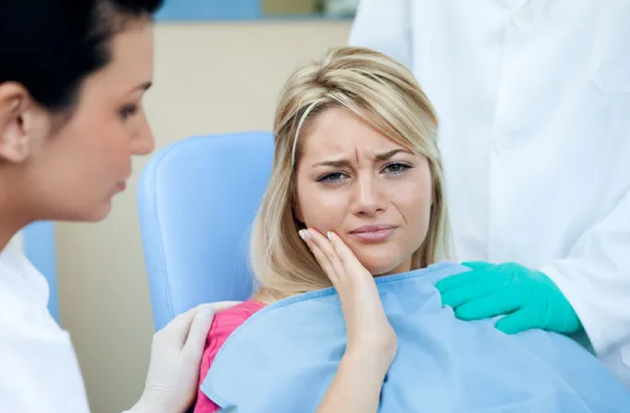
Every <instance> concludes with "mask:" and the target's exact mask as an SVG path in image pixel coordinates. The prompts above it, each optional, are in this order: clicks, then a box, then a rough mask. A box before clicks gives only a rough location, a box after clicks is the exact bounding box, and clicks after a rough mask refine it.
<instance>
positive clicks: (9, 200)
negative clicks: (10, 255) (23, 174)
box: [0, 177, 33, 252]
mask: <svg viewBox="0 0 630 413" xmlns="http://www.w3.org/2000/svg"><path fill="white" fill-rule="evenodd" d="M13 187H14V185H11V183H10V182H6V180H5V179H2V177H0V252H2V251H3V250H4V249H5V247H6V246H7V244H8V243H9V241H11V238H13V237H14V236H15V234H17V233H18V231H20V230H21V229H22V228H23V227H25V226H26V225H28V224H29V223H31V222H32V221H33V220H32V219H29V218H28V213H27V211H26V208H25V205H24V204H23V202H22V199H21V196H20V193H19V192H22V193H23V192H24V191H17V192H16V191H14V190H12V188H13Z"/></svg>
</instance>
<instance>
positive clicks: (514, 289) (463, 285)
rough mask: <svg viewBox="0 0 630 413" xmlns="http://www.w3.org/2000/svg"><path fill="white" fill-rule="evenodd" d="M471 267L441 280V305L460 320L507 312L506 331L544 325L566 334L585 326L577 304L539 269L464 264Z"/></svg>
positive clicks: (503, 321) (501, 324)
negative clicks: (446, 307) (574, 307)
mask: <svg viewBox="0 0 630 413" xmlns="http://www.w3.org/2000/svg"><path fill="white" fill-rule="evenodd" d="M462 265H465V266H467V267H469V268H471V269H472V271H469V272H466V273H463V274H458V275H454V276H452V277H448V278H445V279H443V280H441V281H440V282H438V283H437V284H436V288H437V289H438V290H439V291H440V293H441V295H442V304H443V305H445V306H450V307H452V308H453V309H454V310H455V316H456V317H457V318H459V319H461V320H467V321H468V320H479V319H484V318H491V317H495V316H499V315H506V316H505V317H503V318H502V319H501V320H499V321H498V322H497V324H496V328H497V329H498V330H500V331H502V332H504V333H506V334H514V333H519V332H521V331H525V330H530V329H543V330H547V331H554V332H557V333H562V334H571V333H576V332H578V331H580V330H581V329H582V324H581V322H580V320H579V319H578V316H577V314H576V313H575V311H574V310H573V307H572V306H571V304H569V302H568V301H567V300H566V298H564V295H563V294H562V292H561V291H560V289H559V288H558V287H557V286H556V284H555V283H554V282H553V281H552V280H551V279H550V278H549V277H548V276H546V275H545V274H543V273H542V272H540V271H534V270H530V269H528V268H525V267H523V266H521V265H518V264H513V263H508V264H500V265H495V264H489V263H485V262H467V263H462Z"/></svg>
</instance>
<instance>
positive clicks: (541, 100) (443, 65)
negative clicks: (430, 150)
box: [350, 0, 630, 386]
mask: <svg viewBox="0 0 630 413" xmlns="http://www.w3.org/2000/svg"><path fill="white" fill-rule="evenodd" d="M628 22H630V1H627V0H603V1H601V0H481V1H472V2H470V1H461V0H387V1H385V0H362V2H361V4H360V6H359V9H358V12H357V16H356V20H355V22H354V25H353V27H352V30H351V35H350V43H351V44H352V45H357V46H365V47H370V48H373V49H376V50H378V51H381V52H383V53H386V54H388V55H389V56H391V57H393V58H395V59H397V60H398V61H400V62H401V63H403V64H405V65H406V66H407V67H409V68H410V69H411V70H412V71H413V73H414V74H415V76H416V77H417V79H418V81H419V83H420V84H421V86H422V87H423V88H424V90H425V91H426V93H427V95H428V97H429V98H430V99H431V101H432V102H433V103H434V105H435V108H436V111H437V114H438V117H439V118H440V122H441V126H440V145H441V150H442V153H443V156H444V168H445V171H446V187H447V195H448V196H447V198H448V200H449V208H450V211H449V212H450V214H451V218H452V222H451V224H452V232H453V236H454V244H455V245H454V246H455V252H456V257H457V259H461V260H464V261H471V260H473V261H480V262H470V263H468V262H467V263H468V264H469V265H470V266H471V267H472V268H473V271H471V272H470V273H468V274H466V275H464V276H462V277H459V278H458V279H453V280H448V281H447V282H444V283H440V284H438V285H437V288H438V289H439V290H440V291H441V292H442V298H443V302H444V304H445V305H449V306H452V307H453V308H454V309H455V312H456V314H457V316H458V317H459V318H461V319H464V320H473V319H480V318H487V317H495V316H503V317H500V321H498V323H497V328H499V329H501V330H502V331H504V332H506V333H518V332H521V331H524V330H527V329H532V328H542V329H546V330H550V331H556V332H559V333H564V334H568V335H569V334H570V335H575V337H576V338H578V339H579V338H580V336H581V338H588V340H584V341H583V342H582V343H583V344H584V345H585V346H587V348H589V350H591V351H593V352H594V353H595V354H596V355H597V356H598V357H599V358H600V359H601V360H602V361H603V362H604V363H605V364H606V365H608V366H609V368H610V369H611V370H612V371H613V372H614V373H615V374H616V375H617V376H618V377H619V378H620V380H622V381H623V382H624V383H626V385H628V386H630V192H629V191H630V25H629V24H628ZM584 332H585V333H586V334H584Z"/></svg>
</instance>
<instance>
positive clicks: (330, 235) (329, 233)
mask: <svg viewBox="0 0 630 413" xmlns="http://www.w3.org/2000/svg"><path fill="white" fill-rule="evenodd" d="M326 236H327V237H328V239H329V240H331V241H332V232H330V231H328V232H327V233H326Z"/></svg>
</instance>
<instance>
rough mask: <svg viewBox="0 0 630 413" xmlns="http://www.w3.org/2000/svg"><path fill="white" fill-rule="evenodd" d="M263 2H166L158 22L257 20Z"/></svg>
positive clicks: (182, 0)
mask: <svg viewBox="0 0 630 413" xmlns="http://www.w3.org/2000/svg"><path fill="white" fill-rule="evenodd" d="M261 1H262V0H166V2H165V4H164V7H162V9H161V10H160V12H159V13H158V14H157V16H156V18H157V20H158V21H169V20H189V21H196V20H256V19H260V18H261V17H262V11H261Z"/></svg>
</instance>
